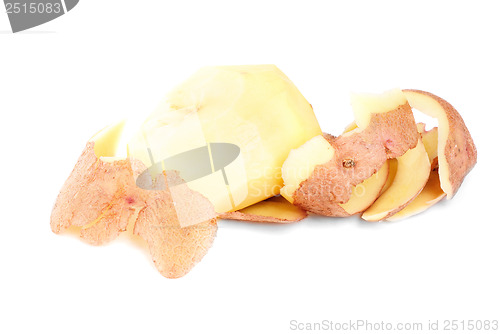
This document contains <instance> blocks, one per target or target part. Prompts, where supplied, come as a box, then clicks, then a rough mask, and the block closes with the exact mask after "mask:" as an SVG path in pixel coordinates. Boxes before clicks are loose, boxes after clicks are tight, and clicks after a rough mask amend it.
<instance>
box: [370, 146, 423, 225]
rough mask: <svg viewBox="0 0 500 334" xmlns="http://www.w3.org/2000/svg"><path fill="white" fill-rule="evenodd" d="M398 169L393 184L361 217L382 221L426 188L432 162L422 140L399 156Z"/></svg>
mask: <svg viewBox="0 0 500 334" xmlns="http://www.w3.org/2000/svg"><path fill="white" fill-rule="evenodd" d="M397 160H398V169H397V172H396V176H395V177H394V181H393V182H392V184H391V186H390V187H389V188H388V189H387V190H386V191H385V192H384V193H383V194H382V195H381V196H380V197H379V198H378V199H377V200H376V201H375V203H373V205H372V206H370V208H368V210H366V211H365V212H364V213H363V215H362V216H361V218H363V219H364V220H367V221H380V220H384V219H387V218H389V217H390V216H392V215H394V214H396V213H397V212H399V211H401V210H402V209H403V208H404V207H406V206H407V205H408V204H409V203H410V202H411V201H412V200H413V199H414V198H415V197H416V196H417V195H418V194H419V193H420V192H421V191H422V189H423V188H424V186H425V184H426V183H427V180H428V179H429V173H430V167H431V165H430V163H429V158H428V156H427V152H426V151H425V146H424V144H423V143H422V140H421V139H419V140H418V144H417V146H416V147H415V148H413V149H410V150H409V151H407V152H406V153H405V154H404V155H402V156H401V157H399V158H397Z"/></svg>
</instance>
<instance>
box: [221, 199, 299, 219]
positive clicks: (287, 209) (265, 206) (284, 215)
mask: <svg viewBox="0 0 500 334" xmlns="http://www.w3.org/2000/svg"><path fill="white" fill-rule="evenodd" d="M306 217H307V212H306V211H304V210H302V209H301V208H299V207H297V206H295V205H293V204H291V203H290V202H288V201H287V200H286V199H284V198H283V197H281V196H276V197H271V198H269V199H267V200H265V201H262V202H259V203H256V204H254V205H252V206H249V207H247V208H244V209H241V210H238V211H234V212H226V213H224V214H221V215H220V216H219V218H221V219H230V220H240V221H248V222H259V223H280V224H286V223H294V222H298V221H301V220H302V219H304V218H306Z"/></svg>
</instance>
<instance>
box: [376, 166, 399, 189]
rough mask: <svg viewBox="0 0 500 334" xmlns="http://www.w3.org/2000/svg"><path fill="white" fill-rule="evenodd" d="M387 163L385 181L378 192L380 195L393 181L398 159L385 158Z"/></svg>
mask: <svg viewBox="0 0 500 334" xmlns="http://www.w3.org/2000/svg"><path fill="white" fill-rule="evenodd" d="M387 163H388V164H389V175H388V176H387V181H386V182H385V184H384V187H383V188H382V191H381V192H380V194H381V195H382V194H383V193H384V192H385V191H386V190H387V189H389V187H390V186H391V184H392V182H394V178H395V177H396V173H397V171H398V160H396V159H389V160H387Z"/></svg>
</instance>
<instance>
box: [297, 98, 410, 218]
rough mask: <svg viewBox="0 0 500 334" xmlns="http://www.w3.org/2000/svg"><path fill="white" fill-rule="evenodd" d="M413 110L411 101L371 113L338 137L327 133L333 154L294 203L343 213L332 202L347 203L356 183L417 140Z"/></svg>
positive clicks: (318, 210) (313, 209)
mask: <svg viewBox="0 0 500 334" xmlns="http://www.w3.org/2000/svg"><path fill="white" fill-rule="evenodd" d="M418 138H419V134H418V131H417V127H416V123H415V119H414V117H413V112H412V110H411V108H410V106H409V104H408V103H404V104H402V105H399V106H397V107H396V108H394V109H393V110H389V111H387V112H383V113H374V114H372V115H371V118H370V121H369V124H368V126H367V127H366V128H364V129H361V128H354V129H353V130H352V131H349V132H347V133H344V134H343V135H341V136H339V137H333V136H329V135H326V136H325V139H327V140H328V141H329V142H330V144H331V146H332V147H333V149H334V152H335V153H334V157H333V158H332V159H331V160H330V161H328V162H327V163H325V164H322V165H318V166H316V168H315V169H314V171H313V173H312V174H311V176H310V177H309V178H308V179H307V180H305V181H303V182H302V183H301V184H300V186H299V188H298V189H297V191H296V192H295V193H294V196H293V200H294V204H296V205H298V206H300V207H302V208H303V209H305V210H307V211H310V212H314V213H317V214H322V215H327V216H339V215H340V216H343V215H341V214H339V210H334V209H332V203H341V204H345V203H347V202H348V200H349V198H350V197H351V192H352V189H353V187H354V186H357V185H358V184H360V183H361V182H363V181H364V180H366V179H368V178H369V177H370V176H372V175H373V174H374V173H376V172H377V171H378V170H380V168H381V167H382V166H383V165H384V164H385V162H386V161H387V159H392V158H396V157H399V156H402V155H403V154H404V153H406V152H407V151H408V150H410V149H412V148H414V147H415V146H416V145H417V143H418ZM349 162H351V163H349Z"/></svg>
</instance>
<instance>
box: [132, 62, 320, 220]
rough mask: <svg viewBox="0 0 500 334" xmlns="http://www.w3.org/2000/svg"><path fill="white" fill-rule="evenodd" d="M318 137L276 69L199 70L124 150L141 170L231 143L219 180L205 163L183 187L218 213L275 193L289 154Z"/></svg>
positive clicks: (307, 109) (308, 112)
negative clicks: (234, 153) (233, 154)
mask: <svg viewBox="0 0 500 334" xmlns="http://www.w3.org/2000/svg"><path fill="white" fill-rule="evenodd" d="M321 134H322V132H321V129H320V126H319V124H318V122H317V119H316V116H315V115H314V112H313V110H312V107H311V105H310V104H309V103H308V102H307V100H306V99H305V98H304V97H303V96H302V94H301V93H300V92H299V90H298V89H297V88H296V87H295V85H294V84H293V83H292V82H291V81H290V79H288V78H287V77H286V76H285V74H283V72H281V71H280V70H279V69H278V68H277V67H276V66H274V65H255V66H217V67H206V68H203V69H201V70H200V71H198V72H197V73H195V74H194V75H193V76H192V77H191V78H189V79H188V80H186V81H185V82H184V83H182V84H181V85H179V86H178V87H177V88H175V89H173V90H172V91H171V92H170V93H168V94H167V96H166V97H165V98H164V99H163V101H162V102H161V104H160V105H159V107H158V108H157V110H156V111H155V112H153V113H152V114H151V115H150V116H149V118H147V120H146V121H145V122H144V124H143V125H142V128H141V131H139V133H138V134H137V135H136V136H135V137H134V138H133V139H132V140H131V141H130V142H129V144H128V152H129V154H130V156H131V157H133V158H136V159H139V160H140V161H142V162H143V163H144V164H145V165H146V166H148V167H149V166H151V165H152V163H153V162H158V161H163V160H164V159H166V158H168V157H171V156H173V155H176V154H179V153H183V152H186V151H190V150H193V149H197V148H200V147H204V146H206V145H207V143H230V144H234V145H236V146H237V147H238V148H239V150H240V154H239V156H238V158H237V159H235V160H234V162H233V163H231V164H230V165H229V166H228V167H226V170H225V175H223V173H222V171H221V170H217V169H214V165H213V164H212V166H211V169H212V170H211V173H210V175H208V176H206V177H201V178H199V179H197V180H192V181H189V182H188V186H189V187H190V188H191V189H193V190H195V191H198V192H199V193H201V194H202V195H204V196H205V197H207V198H208V199H209V200H210V201H211V202H212V204H213V205H214V207H215V209H216V211H217V212H219V213H223V212H228V211H236V210H240V209H242V208H245V207H247V206H250V205H252V204H255V203H257V202H260V201H262V200H265V199H266V198H269V197H271V196H274V195H277V194H279V193H280V189H281V187H282V186H283V180H282V176H281V167H282V165H283V162H284V161H285V159H286V158H287V156H288V154H289V153H290V150H292V149H295V148H298V147H299V146H301V145H302V144H303V143H305V142H306V141H308V140H309V139H311V138H313V137H315V136H317V135H321ZM151 158H153V160H154V161H151V160H152V159H151ZM182 176H183V171H181V177H182Z"/></svg>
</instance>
